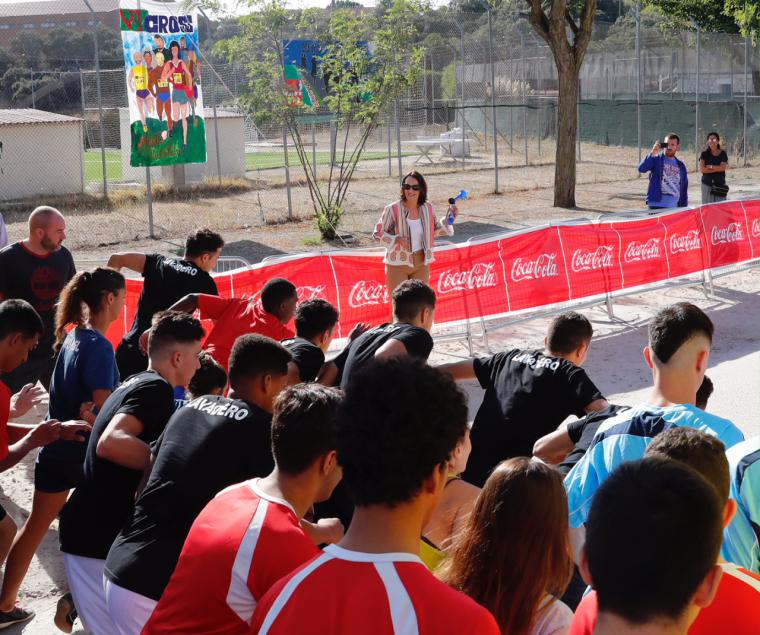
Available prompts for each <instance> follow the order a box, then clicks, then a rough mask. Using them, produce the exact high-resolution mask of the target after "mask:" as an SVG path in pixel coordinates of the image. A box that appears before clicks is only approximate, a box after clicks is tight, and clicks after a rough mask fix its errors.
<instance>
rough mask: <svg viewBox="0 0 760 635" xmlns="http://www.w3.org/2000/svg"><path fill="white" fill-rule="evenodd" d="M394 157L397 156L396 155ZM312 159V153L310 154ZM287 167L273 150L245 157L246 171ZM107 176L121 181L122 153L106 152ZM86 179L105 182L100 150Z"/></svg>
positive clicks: (323, 159)
mask: <svg viewBox="0 0 760 635" xmlns="http://www.w3.org/2000/svg"><path fill="white" fill-rule="evenodd" d="M413 154H414V153H408V152H404V153H402V156H411V155H413ZM392 156H394V157H395V156H396V155H395V154H394V155H392ZM309 157H310V158H311V152H309ZM387 157H388V153H387V152H382V151H368V152H364V153H363V154H362V160H372V159H385V158H387ZM288 159H289V162H290V165H298V157H297V155H296V153H295V151H294V150H290V151H289V154H288ZM329 163H330V153H329V152H317V165H329ZM284 166H285V159H284V158H283V156H282V152H281V151H279V150H273V151H271V152H248V153H246V155H245V169H246V170H248V171H253V170H271V169H275V168H282V167H284ZM106 175H107V177H108V180H109V181H121V180H122V179H123V176H124V175H123V172H122V169H121V151H120V150H106ZM84 178H85V183H93V182H96V181H102V180H103V168H102V162H101V158H100V150H87V151H86V152H85V153H84Z"/></svg>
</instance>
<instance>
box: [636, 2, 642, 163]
mask: <svg viewBox="0 0 760 635" xmlns="http://www.w3.org/2000/svg"><path fill="white" fill-rule="evenodd" d="M636 143H637V145H638V147H639V163H641V3H640V2H637V3H636ZM639 176H641V175H640V174H639Z"/></svg>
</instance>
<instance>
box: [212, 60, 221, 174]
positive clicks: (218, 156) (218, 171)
mask: <svg viewBox="0 0 760 635" xmlns="http://www.w3.org/2000/svg"><path fill="white" fill-rule="evenodd" d="M214 75H215V73H211V99H212V102H211V107H212V109H213V111H214V151H215V152H216V176H217V178H218V179H219V185H221V184H222V158H221V156H222V152H221V150H222V149H221V148H220V147H219V123H218V119H217V116H216V83H215V81H214Z"/></svg>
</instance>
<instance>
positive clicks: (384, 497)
mask: <svg viewBox="0 0 760 635" xmlns="http://www.w3.org/2000/svg"><path fill="white" fill-rule="evenodd" d="M336 425H337V449H338V463H339V464H340V465H341V466H342V467H343V478H344V479H345V482H346V485H347V486H348V489H349V490H350V492H351V494H352V495H353V498H354V501H355V502H356V511H355V513H354V519H353V522H352V523H351V526H350V527H349V529H348V531H347V533H346V535H345V537H344V538H343V539H342V540H341V541H340V542H339V543H338V544H337V545H330V546H328V547H325V549H324V552H323V553H322V554H320V555H318V556H316V557H315V558H314V559H313V560H311V561H310V562H308V563H307V564H305V565H303V566H302V567H301V568H300V569H297V570H296V571H295V572H294V573H292V574H290V575H288V576H286V577H285V578H283V579H282V580H280V581H279V582H277V583H276V584H275V585H274V586H273V587H272V588H271V589H270V590H269V591H268V592H267V594H266V595H265V596H264V597H263V598H262V600H261V601H260V602H259V603H258V605H257V606H256V611H255V613H254V616H253V621H252V624H251V631H250V632H251V633H260V634H261V635H277V634H280V633H283V634H285V633H287V634H291V633H299V635H311V634H314V635H316V634H321V633H331V634H332V635H342V634H349V633H350V634H352V635H353V634H354V633H362V634H363V635H374V634H379V633H392V632H396V633H402V632H403V633H406V632H412V629H414V630H413V632H415V633H419V634H420V635H432V634H433V633H435V634H436V635H437V634H439V633H457V634H458V635H466V634H469V633H471V634H475V633H478V634H479V635H496V634H497V633H498V632H499V629H498V627H497V625H496V622H495V620H494V619H493V617H492V616H491V614H490V613H488V611H487V610H486V609H484V608H483V607H481V606H479V605H477V604H476V603H475V602H473V601H472V600H470V599H469V598H467V597H465V596H464V595H461V594H460V593H458V592H456V591H454V590H453V589H451V588H449V587H447V586H445V585H444V584H442V583H441V582H439V581H438V580H436V579H435V578H434V577H433V575H432V574H431V573H430V572H429V571H428V569H427V567H425V565H424V564H423V563H422V561H421V560H420V558H419V548H420V535H421V532H422V528H423V527H424V526H425V524H426V523H427V521H428V520H429V519H430V517H431V515H432V513H433V510H434V509H435V507H436V505H437V504H438V502H439V500H440V497H441V493H442V491H443V488H444V485H445V483H446V478H447V464H448V461H449V458H450V456H451V453H452V451H453V450H454V447H455V446H456V445H457V443H458V441H459V440H460V439H461V438H462V437H463V436H464V434H465V430H466V426H467V406H466V403H465V397H464V395H463V394H462V392H461V391H460V390H459V389H458V388H457V387H456V385H455V384H454V382H453V381H451V379H449V378H448V377H446V375H444V374H443V373H441V372H440V371H437V370H435V369H433V368H430V367H428V366H426V365H425V364H424V363H422V362H420V361H419V360H412V359H409V358H406V357H404V358H398V359H390V360H382V361H377V362H373V363H371V364H368V365H367V367H366V369H365V370H364V372H360V373H357V374H356V375H354V376H353V377H352V379H351V382H350V383H349V385H348V388H347V390H346V397H345V400H344V403H343V405H342V406H341V408H340V409H339V413H338V418H337V424H336Z"/></svg>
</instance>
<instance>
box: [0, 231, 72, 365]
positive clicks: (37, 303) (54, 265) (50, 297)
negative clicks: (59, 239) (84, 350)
mask: <svg viewBox="0 0 760 635" xmlns="http://www.w3.org/2000/svg"><path fill="white" fill-rule="evenodd" d="M75 273H76V268H75V267H74V259H73V258H72V257H71V252H70V251H69V250H68V249H66V247H63V246H62V247H61V248H60V249H58V250H57V251H54V252H53V253H50V254H47V255H45V256H39V255H37V254H34V253H32V252H31V251H29V249H27V247H26V246H24V244H23V243H22V242H17V243H13V244H12V245H8V246H6V247H5V248H4V249H2V250H0V296H2V299H3V300H8V299H10V298H18V299H21V300H26V301H27V302H28V303H29V304H31V305H32V306H33V307H34V309H35V311H37V313H39V314H40V317H41V318H42V323H43V324H44V325H45V333H44V334H43V335H42V337H40V343H39V344H38V345H37V348H38V349H50V348H52V346H53V341H54V339H55V308H56V304H57V303H58V297H59V296H60V295H61V291H62V290H63V287H65V286H66V283H67V282H68V281H69V280H71V279H72V278H73V277H74V274H75ZM38 352H39V351H38Z"/></svg>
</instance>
